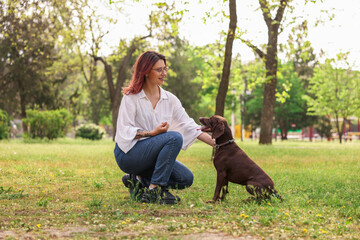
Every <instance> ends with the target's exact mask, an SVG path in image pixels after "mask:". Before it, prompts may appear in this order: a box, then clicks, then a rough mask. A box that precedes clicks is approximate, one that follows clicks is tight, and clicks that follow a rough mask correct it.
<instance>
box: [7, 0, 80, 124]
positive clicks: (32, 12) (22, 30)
mask: <svg viewBox="0 0 360 240" xmlns="http://www.w3.org/2000/svg"><path fill="white" fill-rule="evenodd" d="M76 4H77V3H76ZM76 4H75V5H76ZM79 4H80V3H79ZM0 13H1V14H0V27H1V33H0V95H1V96H2V97H4V98H5V99H12V103H10V104H12V106H13V107H14V109H19V108H20V111H18V112H20V116H21V118H25V117H26V108H27V107H28V106H34V105H35V104H36V105H38V106H40V107H43V108H53V107H54V106H55V105H56V104H55V103H54V96H55V95H56V92H54V88H55V87H56V85H57V83H58V82H59V81H60V82H61V81H64V78H62V79H50V80H49V79H48V78H47V75H46V70H47V69H48V68H49V67H50V66H51V65H52V64H53V63H54V61H55V60H56V59H57V58H58V55H57V51H58V50H57V44H59V38H58V36H60V35H62V36H64V35H63V33H64V32H63V31H64V28H66V27H67V26H68V25H69V24H71V23H69V22H71V21H70V20H69V19H71V16H72V12H71V11H70V9H69V8H68V7H67V4H65V0H64V1H60V2H59V1H57V2H54V1H50V0H40V1H27V0H18V1H7V2H6V3H5V2H4V1H0ZM65 15H66V16H67V17H68V18H67V19H66V18H65ZM1 102H3V103H5V104H7V103H8V102H6V100H5V101H3V100H2V101H1ZM24 128H25V126H24Z"/></svg>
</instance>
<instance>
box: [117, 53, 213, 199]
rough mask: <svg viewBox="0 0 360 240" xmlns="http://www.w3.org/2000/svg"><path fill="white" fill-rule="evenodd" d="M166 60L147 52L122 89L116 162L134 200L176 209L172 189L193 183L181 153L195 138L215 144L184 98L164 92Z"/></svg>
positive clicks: (138, 60) (191, 175)
mask: <svg viewBox="0 0 360 240" xmlns="http://www.w3.org/2000/svg"><path fill="white" fill-rule="evenodd" d="M167 70H168V68H167V63H166V58H165V56H164V55H162V54H160V53H157V52H154V51H147V52H145V53H143V54H141V55H140V56H139V57H138V59H137V60H136V63H135V64H134V66H133V75H132V78H131V81H130V83H129V85H128V86H127V87H125V88H124V89H123V94H124V96H123V98H122V101H121V105H120V108H119V113H118V119H117V128H116V135H115V142H116V145H115V150H114V154H115V158H116V162H117V164H118V166H119V167H120V169H121V170H122V171H124V172H125V173H128V174H126V175H124V176H123V178H122V181H123V183H124V185H125V186H126V187H128V188H129V191H130V195H131V196H132V198H134V199H135V200H137V201H141V202H143V203H155V202H157V203H161V204H175V203H177V202H179V201H180V198H179V197H178V196H174V195H172V194H171V193H170V192H169V188H175V189H184V188H186V187H190V186H191V185H192V183H193V178H194V176H193V174H192V172H191V171H190V170H189V169H188V168H187V167H186V166H185V165H183V164H182V163H180V162H179V161H177V160H176V158H177V156H178V154H179V152H180V150H181V149H184V150H185V149H187V148H188V147H189V146H190V145H191V144H192V143H194V142H195V140H196V139H199V140H201V141H203V142H205V143H207V144H209V145H211V146H212V147H214V146H215V141H214V140H213V139H212V138H211V137H210V136H209V135H208V134H207V133H203V132H201V131H199V125H197V124H196V123H195V121H194V120H193V119H192V118H190V117H189V116H188V114H187V113H186V111H185V109H184V108H183V107H182V105H181V102H180V101H179V99H178V98H177V97H176V96H175V95H174V94H172V93H170V92H168V91H166V90H164V89H162V88H161V85H162V84H163V83H164V81H165V77H166V74H167Z"/></svg>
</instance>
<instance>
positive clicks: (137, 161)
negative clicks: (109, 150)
mask: <svg viewBox="0 0 360 240" xmlns="http://www.w3.org/2000/svg"><path fill="white" fill-rule="evenodd" d="M182 143H183V139H182V135H181V134H180V133H178V132H171V131H170V132H166V133H162V134H159V135H156V136H154V137H150V138H147V139H145V140H142V141H138V142H137V143H136V144H135V146H134V147H133V148H132V149H131V150H130V151H129V152H127V153H126V154H125V153H124V152H123V151H122V150H121V149H120V148H119V147H118V145H117V144H116V145H115V150H114V154H115V159H116V162H117V164H118V166H119V168H120V169H121V170H122V171H124V172H125V173H130V174H135V175H138V176H140V177H141V181H142V182H143V183H144V184H145V185H147V186H148V185H150V184H154V185H159V186H167V187H170V188H176V189H184V188H186V187H190V186H191V185H192V183H193V180H194V175H193V173H192V172H191V171H190V170H189V169H188V168H187V167H186V166H185V165H183V164H182V163H180V162H179V161H177V160H176V157H177V156H178V154H179V152H180V150H181V147H182Z"/></svg>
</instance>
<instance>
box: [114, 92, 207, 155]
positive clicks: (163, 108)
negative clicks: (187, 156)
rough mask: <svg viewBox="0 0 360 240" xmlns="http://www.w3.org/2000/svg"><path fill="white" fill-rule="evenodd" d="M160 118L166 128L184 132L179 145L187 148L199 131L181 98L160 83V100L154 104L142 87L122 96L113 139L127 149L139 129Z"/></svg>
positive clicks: (152, 126)
mask: <svg viewBox="0 0 360 240" xmlns="http://www.w3.org/2000/svg"><path fill="white" fill-rule="evenodd" d="M162 122H167V123H169V125H170V126H169V129H168V131H176V132H179V133H181V135H182V136H183V146H182V149H183V150H186V149H187V148H188V147H190V146H191V144H193V143H194V142H195V141H196V139H197V137H198V136H199V135H200V134H201V133H202V132H201V131H199V130H198V129H199V128H200V126H199V125H198V124H196V123H195V121H194V120H193V119H192V118H190V117H189V115H188V114H187V113H186V112H185V109H184V108H183V107H182V105H181V102H180V100H179V99H178V98H177V97H176V96H175V95H174V94H172V93H170V92H168V91H166V90H164V89H162V88H161V87H160V100H159V101H158V103H157V104H156V106H155V109H154V108H153V106H152V104H151V102H150V101H149V99H148V98H147V97H146V94H145V92H144V90H141V92H139V93H138V94H129V95H126V94H125V95H124V97H123V98H122V100H121V104H120V109H119V114H118V119H117V126H116V135H115V142H116V143H117V145H118V146H119V148H120V149H121V150H122V151H123V152H124V153H127V152H128V151H130V149H131V148H132V147H133V146H134V145H135V144H136V143H137V141H139V140H143V139H145V138H141V139H135V136H136V133H137V130H138V129H142V130H146V131H151V130H153V129H155V128H156V127H157V126H159V125H160V124H161V123H162Z"/></svg>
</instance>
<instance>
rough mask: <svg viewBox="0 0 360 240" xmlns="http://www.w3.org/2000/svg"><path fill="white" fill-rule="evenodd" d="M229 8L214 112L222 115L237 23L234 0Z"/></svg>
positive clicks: (230, 2)
mask: <svg viewBox="0 0 360 240" xmlns="http://www.w3.org/2000/svg"><path fill="white" fill-rule="evenodd" d="M229 10H230V23H229V30H228V35H227V39H226V45H225V57H224V65H223V70H222V75H221V81H220V85H219V91H218V95H217V97H216V109H215V114H216V115H220V116H224V108H225V98H226V93H227V90H228V87H229V77H230V67H231V56H232V47H233V42H234V38H235V31H236V24H237V16H236V0H230V1H229Z"/></svg>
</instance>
